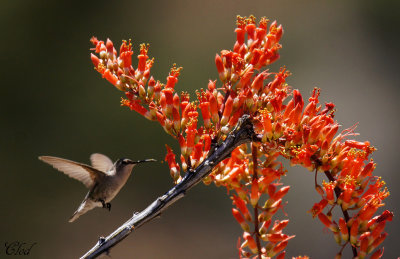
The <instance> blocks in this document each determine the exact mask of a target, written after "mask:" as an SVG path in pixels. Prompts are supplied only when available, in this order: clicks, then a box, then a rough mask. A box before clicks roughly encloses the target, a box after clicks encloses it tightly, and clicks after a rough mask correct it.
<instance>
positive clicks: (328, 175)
mask: <svg viewBox="0 0 400 259" xmlns="http://www.w3.org/2000/svg"><path fill="white" fill-rule="evenodd" d="M324 173H325V175H326V177H328V179H329V181H331V182H334V181H335V178H334V177H333V176H332V174H331V172H329V171H325V172H324ZM334 191H335V195H336V199H337V198H339V196H340V194H341V193H342V191H341V190H340V189H339V187H335V189H334ZM340 209H341V210H342V213H343V216H344V219H345V221H346V223H347V222H349V220H350V216H349V213H348V212H347V210H343V208H342V206H340ZM347 229H348V232H349V233H350V228H349V227H347ZM351 250H352V251H353V257H354V258H355V257H357V249H356V248H355V247H354V246H351Z"/></svg>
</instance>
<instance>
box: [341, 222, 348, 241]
mask: <svg viewBox="0 0 400 259" xmlns="http://www.w3.org/2000/svg"><path fill="white" fill-rule="evenodd" d="M339 229H340V234H341V236H342V239H343V240H344V241H347V240H349V229H348V228H347V224H346V221H345V220H344V219H343V218H340V219H339Z"/></svg>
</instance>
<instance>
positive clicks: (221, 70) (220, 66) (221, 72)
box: [215, 54, 226, 82]
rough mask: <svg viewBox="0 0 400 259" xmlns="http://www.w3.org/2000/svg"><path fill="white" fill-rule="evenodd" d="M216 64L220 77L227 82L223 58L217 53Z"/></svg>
mask: <svg viewBox="0 0 400 259" xmlns="http://www.w3.org/2000/svg"><path fill="white" fill-rule="evenodd" d="M215 65H216V66H217V71H218V75H219V79H221V81H222V82H225V81H226V77H225V68H224V63H223V62H222V58H221V57H220V56H219V55H218V54H216V55H215Z"/></svg>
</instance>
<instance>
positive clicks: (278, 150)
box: [86, 16, 393, 258]
mask: <svg viewBox="0 0 400 259" xmlns="http://www.w3.org/2000/svg"><path fill="white" fill-rule="evenodd" d="M268 23H269V21H268V20H267V19H266V18H261V20H260V21H259V23H258V24H257V23H256V19H255V17H253V16H250V17H249V18H247V17H240V16H238V17H237V23H236V24H237V27H236V29H235V32H236V42H235V44H234V45H233V50H222V51H221V52H220V53H219V54H217V55H216V56H215V65H216V68H217V71H218V74H219V81H216V80H215V81H212V80H210V81H209V83H208V86H207V88H206V89H200V90H198V91H197V92H196V98H195V100H193V99H190V96H189V94H188V93H187V92H184V91H182V92H181V93H179V94H178V93H177V91H176V90H175V85H176V83H177V82H178V77H179V75H180V73H181V69H182V68H181V67H177V66H176V65H175V64H174V65H173V67H172V68H171V71H170V73H169V76H168V77H167V80H166V83H161V82H160V81H158V80H156V79H154V78H153V77H152V76H151V67H152V66H153V63H154V61H153V59H149V57H148V50H149V45H148V44H147V45H146V44H142V45H140V52H139V55H138V64H137V67H136V68H135V67H133V65H132V55H133V51H132V43H131V41H123V42H122V45H121V47H120V50H119V52H117V50H116V49H115V48H114V44H113V43H112V42H111V40H107V41H106V42H104V41H100V40H98V39H97V38H95V37H93V38H92V39H91V42H92V43H93V45H94V48H93V51H94V53H95V54H91V59H92V62H93V64H94V66H95V69H96V70H97V71H98V72H99V73H100V74H101V75H102V76H103V77H104V78H105V79H106V80H108V81H109V82H110V83H111V84H112V85H113V86H115V87H116V88H117V89H118V90H120V91H123V92H124V93H125V97H124V98H122V100H121V105H122V106H126V107H128V108H130V109H131V110H134V111H136V112H138V113H139V114H141V115H142V116H143V117H145V118H146V119H149V120H152V121H155V122H158V123H159V124H160V125H161V126H162V128H163V129H164V130H165V132H166V133H168V134H169V135H171V136H172V137H173V138H175V139H176V140H177V141H178V142H179V145H180V154H177V153H175V152H174V151H173V150H172V149H171V148H170V147H169V146H166V153H167V154H166V157H165V160H166V162H167V163H168V166H169V171H170V174H171V177H172V179H173V181H174V182H175V183H176V184H177V185H176V186H175V187H174V188H173V189H171V190H170V191H169V192H167V193H166V194H165V195H164V196H162V197H160V198H159V199H157V200H156V201H155V202H154V203H153V204H151V205H150V206H149V207H148V208H147V209H146V210H144V211H143V212H142V213H141V214H140V215H136V216H134V217H133V218H132V219H131V220H130V221H128V222H126V223H125V224H124V225H123V227H121V228H120V229H119V230H117V231H116V232H115V233H117V234H121V233H122V232H123V231H126V232H124V233H123V237H124V236H126V235H127V234H129V233H128V232H130V231H132V229H133V228H134V227H138V226H140V225H142V224H144V223H145V222H147V221H149V220H150V219H152V218H154V217H155V216H156V215H158V214H159V213H161V211H163V210H164V209H165V208H166V207H167V206H168V205H169V204H170V203H173V202H174V201H176V200H177V199H178V198H180V197H182V196H183V194H184V192H185V191H186V190H188V189H189V188H190V187H192V186H193V185H194V184H196V183H197V182H199V181H200V180H202V181H203V182H204V183H205V184H211V183H214V184H215V185H217V186H223V187H225V188H226V189H227V190H228V193H229V195H230V197H231V199H232V203H233V208H232V214H233V216H234V218H235V219H236V221H237V222H238V223H239V225H240V227H241V228H242V229H243V236H242V237H239V242H238V249H239V257H241V258H247V257H254V258H270V257H275V256H276V257H277V258H284V257H285V251H284V250H285V247H286V246H287V245H288V242H289V240H290V239H292V238H294V235H289V234H286V233H284V229H285V227H286V226H287V224H288V223H289V220H288V219H277V218H276V217H275V213H276V212H277V211H278V210H279V209H281V208H282V207H283V206H284V202H283V198H284V196H285V195H286V194H287V193H288V191H289V188H290V187H289V186H283V185H282V182H281V176H283V175H285V174H286V172H287V171H286V169H284V168H283V166H282V164H281V163H279V162H278V161H277V158H278V157H283V158H286V159H288V160H290V163H291V165H301V166H304V167H305V168H307V169H308V170H309V171H310V172H313V173H314V174H315V190H316V195H319V196H320V198H321V201H320V202H318V203H316V204H314V205H313V206H312V205H310V207H311V209H310V211H309V212H310V214H311V215H312V217H314V218H318V219H319V220H320V222H321V223H322V224H323V226H324V227H325V228H327V229H329V231H330V232H331V233H332V234H333V236H334V239H335V241H336V242H337V244H338V245H339V248H338V253H337V255H336V258H340V257H341V254H342V251H343V249H344V248H345V247H349V248H351V249H352V252H353V256H354V258H365V257H366V256H367V255H368V254H372V255H371V258H380V257H381V256H382V254H383V247H382V248H379V249H378V247H379V246H380V245H381V243H382V242H383V240H384V239H385V238H386V236H387V233H385V232H384V227H385V224H386V221H391V220H392V217H393V213H392V212H390V211H387V210H386V211H383V212H382V213H381V214H378V215H376V214H377V210H378V209H379V208H380V207H382V206H384V203H383V200H384V199H385V198H387V197H388V196H389V192H388V190H387V189H386V187H384V186H385V183H384V181H383V180H382V179H381V178H380V177H377V176H374V175H373V171H374V169H375V163H374V162H373V160H372V159H371V158H370V155H371V153H373V152H374V151H375V148H374V147H373V146H372V145H371V144H370V143H369V142H368V141H364V142H360V141H356V140H353V139H352V138H353V137H354V136H356V135H357V134H356V133H355V131H354V130H355V128H354V127H352V128H350V129H345V130H342V131H341V132H340V133H339V124H338V122H337V121H335V119H334V115H335V105H334V104H333V103H326V104H325V105H324V106H322V105H320V104H319V101H318V98H319V95H320V90H319V89H317V88H316V89H314V90H313V92H312V93H311V96H310V97H309V98H308V103H305V102H304V99H303V97H302V95H301V94H300V92H299V90H297V89H292V87H290V86H289V85H288V84H287V83H286V78H287V77H288V76H289V75H290V73H289V71H288V70H287V69H286V68H284V67H283V68H281V69H280V70H279V71H278V72H271V71H269V70H268V69H266V68H267V67H268V66H269V65H270V64H271V63H273V62H275V61H276V60H278V58H279V54H278V51H279V50H280V49H281V47H282V46H281V44H280V43H279V41H280V39H281V36H282V34H283V28H282V26H281V25H278V24H277V22H275V21H274V22H272V23H271V24H270V25H269V26H268ZM200 114H201V117H202V120H199V115H200ZM319 175H321V176H320V177H322V178H325V180H323V181H322V183H321V184H319V183H318V178H317V176H319ZM333 210H339V211H341V215H342V216H341V217H339V218H334V217H333V214H332V211H333ZM110 236H111V237H108V238H107V239H102V240H100V241H99V243H98V244H97V247H95V248H94V249H92V250H99V249H100V250H101V249H102V248H101V247H103V250H107V249H108V248H110V247H111V246H113V245H114V244H115V243H117V242H118V241H119V240H120V239H122V238H123V237H121V238H117V240H116V239H115V236H117V235H115V234H114V235H110ZM232 242H233V241H232ZM92 255H93V254H92V253H88V254H87V255H86V256H87V257H90V256H92ZM332 256H334V255H332ZM299 258H300V257H299Z"/></svg>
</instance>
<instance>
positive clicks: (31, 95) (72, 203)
mask: <svg viewBox="0 0 400 259" xmlns="http://www.w3.org/2000/svg"><path fill="white" fill-rule="evenodd" d="M399 10H400V4H399V1H394V0H393V1H361V0H360V1H287V0H284V1H267V0H264V1H238V0H223V1H215V0H214V1H211V0H205V1H175V0H170V1H153V0H151V1H140V2H139V1H127V0H126V1H81V2H80V3H74V2H73V1H27V0H25V1H22V0H13V1H11V0H3V1H2V3H1V7H0V26H1V35H2V40H1V43H0V45H1V47H0V60H1V63H0V64H1V70H0V71H1V95H0V96H1V101H0V110H1V112H0V113H1V115H2V122H1V127H0V138H1V149H0V152H1V166H2V168H1V180H0V190H1V195H0V201H1V205H2V206H1V207H2V208H1V214H0V222H1V223H0V233H1V234H0V240H1V241H2V243H3V244H1V246H0V247H1V248H0V258H8V257H6V255H5V249H4V243H5V242H12V241H22V242H27V243H33V242H37V245H36V246H34V247H33V249H32V251H31V253H30V255H29V258H76V257H78V256H81V255H82V254H83V253H85V252H86V251H87V250H88V249H89V248H90V247H92V245H94V243H95V242H96V241H97V238H98V237H99V236H101V235H108V234H109V233H110V232H111V231H113V230H114V229H115V228H116V227H117V226H119V225H120V224H121V223H122V222H124V221H125V220H126V219H128V218H129V217H130V216H131V214H132V213H133V212H134V211H138V210H141V209H143V208H144V207H145V206H146V205H147V204H149V203H150V202H151V201H152V200H154V199H155V198H156V197H157V196H158V195H160V194H162V193H164V192H165V191H166V190H168V189H169V188H170V187H171V186H172V181H171V179H170V177H169V173H168V169H167V166H166V164H165V163H163V164H161V163H152V164H146V165H141V166H138V167H137V168H136V169H135V172H134V175H133V177H132V178H131V179H130V180H129V181H128V183H127V185H126V186H125V187H124V189H122V191H121V192H120V194H119V195H118V196H117V198H116V199H115V200H114V201H113V203H112V204H113V207H112V211H111V213H109V212H108V211H106V210H102V209H96V210H94V211H91V212H89V213H88V214H86V215H84V216H82V217H81V218H80V219H79V220H78V221H76V222H74V223H72V224H71V223H68V222H67V220H68V218H69V217H70V215H71V214H72V213H73V212H74V211H75V209H76V208H77V207H78V205H79V203H80V202H81V200H82V199H83V197H84V195H85V194H86V190H85V188H84V186H83V185H82V184H80V183H78V182H77V181H74V180H72V179H69V178H68V177H66V176H64V175H63V174H62V173H60V172H57V171H56V170H54V169H53V168H51V167H50V166H48V165H46V164H44V163H42V162H40V161H39V160H38V159H37V157H38V156H39V155H54V156H60V157H64V158H68V159H72V160H75V161H80V162H84V163H88V162H89V155H90V154H91V153H94V152H100V153H104V154H107V155H108V156H110V157H111V158H112V159H113V160H115V159H117V158H120V157H129V158H132V159H143V158H151V157H152V158H156V159H158V160H160V161H161V160H163V158H164V155H165V148H164V143H168V144H170V145H175V147H176V144H175V143H174V142H173V140H172V139H171V138H169V137H168V136H167V135H166V134H165V133H164V132H163V130H162V129H161V127H159V126H158V124H157V123H152V122H150V121H147V120H145V119H144V118H142V117H141V116H139V115H138V114H136V113H134V112H130V111H129V110H128V109H126V108H121V107H120V106H119V100H120V96H121V94H120V92H118V91H116V90H115V89H114V88H113V87H112V86H111V85H110V84H109V83H108V82H106V81H105V80H103V79H102V78H101V77H100V76H99V74H98V73H97V72H96V71H94V70H93V65H92V63H91V61H90V58H89V53H90V51H89V48H90V47H91V45H90V43H89V39H90V37H91V36H92V35H95V36H97V37H99V38H100V39H106V38H107V37H109V38H111V39H112V40H113V41H114V43H115V44H116V45H118V46H119V44H120V40H122V39H129V38H132V39H133V42H134V44H135V45H134V50H135V55H136V54H137V51H138V45H139V43H142V42H149V43H150V44H151V47H150V52H149V55H150V56H151V57H155V61H156V63H155V65H154V67H153V70H152V73H153V75H154V76H155V78H157V79H160V80H162V81H165V78H166V76H167V75H168V72H169V68H170V67H171V65H172V64H173V63H177V64H178V65H179V66H183V67H184V70H183V73H182V76H181V77H180V80H179V83H178V85H177V86H176V88H177V89H178V91H179V90H187V91H189V92H191V93H194V90H195V89H199V88H201V87H206V86H207V82H208V79H210V78H211V79H214V78H217V77H218V76H217V72H216V69H215V67H214V56H215V53H216V52H219V51H220V50H222V49H230V48H232V47H233V43H234V40H235V34H234V33H233V30H234V27H235V17H236V15H237V14H240V15H242V16H244V15H250V14H254V15H255V16H256V17H257V18H260V17H261V16H267V17H269V18H270V19H272V20H274V19H276V20H278V22H279V23H281V24H283V26H284V30H285V34H284V36H283V39H282V44H283V49H282V50H281V59H280V60H278V61H277V63H276V64H274V65H273V66H272V70H274V71H277V70H278V69H279V66H283V65H286V66H287V67H288V69H289V70H290V71H291V72H292V73H293V76H291V77H290V78H289V79H288V82H289V84H290V85H292V86H293V87H294V88H298V89H300V91H301V92H302V93H303V96H304V98H305V99H307V98H308V96H309V93H310V92H311V90H312V89H313V87H314V86H318V87H320V88H321V89H322V98H321V101H322V103H323V102H330V101H332V102H334V103H335V104H336V105H337V112H336V119H337V120H338V121H339V122H340V123H341V124H342V125H343V127H342V129H344V128H347V127H350V126H352V125H353V124H355V123H356V122H359V127H358V128H357V132H359V133H360V136H359V137H357V139H359V140H362V141H364V140H369V141H371V142H372V144H373V145H375V146H376V147H377V148H378V151H377V152H376V153H375V154H374V156H373V157H374V160H375V162H376V163H377V164H378V166H377V169H376V170H375V173H376V174H377V175H381V176H382V177H383V178H384V179H385V181H386V182H387V186H388V188H389V190H390V192H391V196H390V197H389V198H388V199H387V201H386V203H387V206H386V207H385V209H390V210H392V211H394V212H395V218H394V221H393V222H391V223H389V224H388V225H387V229H386V230H387V232H388V233H389V236H388V238H387V240H386V241H385V256H384V258H395V257H397V256H399V255H400V248H399V245H398V243H399V236H400V224H399V218H398V217H399V216H398V215H399V214H398V213H397V212H398V210H399V206H400V202H399V198H400V189H399V188H398V184H399V179H400V176H399V169H398V168H399V167H398V164H397V162H398V161H396V160H397V159H399V152H398V148H399V136H398V134H399V132H400V127H399V126H400V124H399V98H400V95H399V83H400V80H399V79H400V76H399V74H400V73H399V72H398V69H399V57H400V55H399V50H398V46H399V25H400V11H399ZM288 169H289V173H288V174H287V176H286V177H284V179H283V182H284V183H285V184H289V185H291V186H292V187H291V190H290V192H289V194H288V195H287V201H288V204H287V205H286V207H285V212H286V213H288V214H289V217H290V224H289V226H288V227H287V229H286V233H288V234H295V235H296V238H295V239H294V240H291V241H290V243H289V246H288V247H287V254H288V255H289V256H288V258H289V257H291V256H296V255H309V256H311V257H312V258H325V257H330V258H332V257H333V256H334V255H335V254H336V252H337V251H338V246H337V245H336V244H335V242H334V240H333V237H332V235H331V234H330V233H328V232H327V231H326V230H323V227H322V224H320V223H319V222H318V220H313V219H312V218H311V216H310V214H308V213H307V211H308V210H309V209H310V208H311V206H312V205H313V204H314V202H317V201H318V194H317V193H316V192H315V191H314V189H313V174H311V173H309V172H308V171H306V170H305V169H303V168H299V167H295V168H288ZM240 234H241V229H240V227H239V225H238V224H237V223H236V222H235V220H234V219H233V217H232V216H231V202H230V200H229V199H228V197H227V195H226V191H225V190H224V189H223V188H216V187H214V186H209V187H206V186H204V185H199V186H197V187H196V188H194V189H193V190H191V191H190V192H189V193H188V195H187V197H185V198H184V199H182V200H180V201H179V202H178V203H176V204H175V205H174V206H172V207H171V208H170V209H169V210H167V212H166V213H164V214H163V215H162V217H161V218H160V219H157V220H154V221H153V222H151V223H150V224H146V225H145V226H143V227H142V228H140V229H138V230H137V231H136V232H135V233H134V234H132V235H130V236H129V237H128V238H127V239H126V240H124V241H123V242H122V243H121V244H120V245H118V246H117V247H116V248H115V249H113V250H112V253H111V255H112V258H237V257H238V255H237V250H236V241H237V238H238V236H239V235H240ZM347 250H349V249H347ZM347 250H346V251H347ZM348 257H349V253H348V251H347V252H346V253H345V255H344V258H348Z"/></svg>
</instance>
